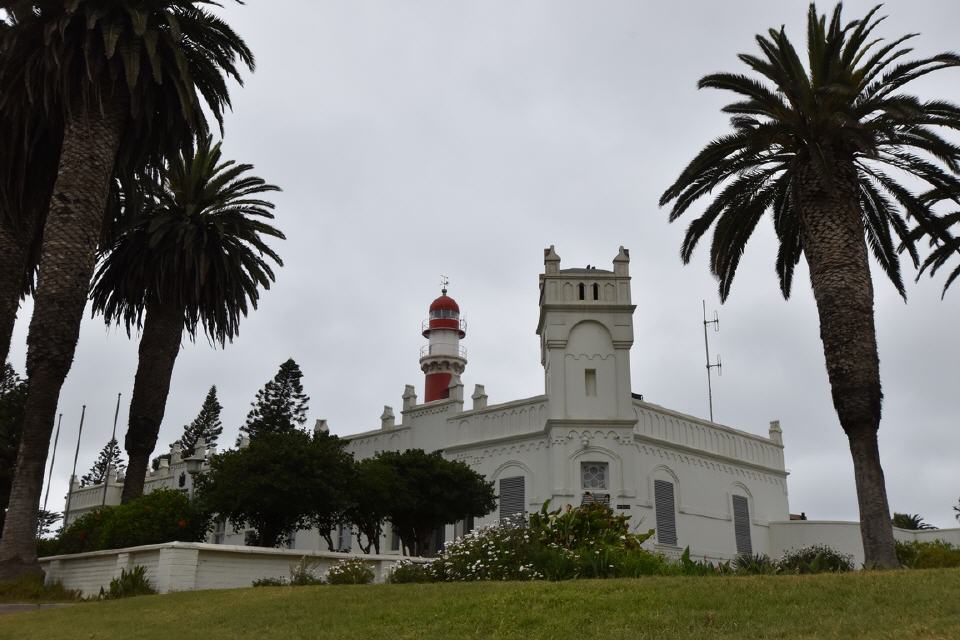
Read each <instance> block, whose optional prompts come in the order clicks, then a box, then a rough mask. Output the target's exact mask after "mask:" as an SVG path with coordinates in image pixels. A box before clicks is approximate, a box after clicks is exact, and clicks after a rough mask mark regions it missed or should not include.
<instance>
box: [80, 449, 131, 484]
mask: <svg viewBox="0 0 960 640" xmlns="http://www.w3.org/2000/svg"><path fill="white" fill-rule="evenodd" d="M108 466H109V467H110V472H111V473H113V474H116V473H119V472H120V471H123V470H125V469H126V468H127V465H126V463H124V461H123V458H121V457H120V447H119V446H118V445H117V439H116V438H112V439H111V440H110V442H108V443H107V444H105V445H104V447H103V449H101V450H100V457H99V458H97V461H96V462H94V463H93V466H92V467H90V473H88V474H87V475H85V476H83V477H82V478H80V486H81V487H86V486H88V485H91V484H100V483H101V482H103V480H104V478H105V477H106V475H107V467H108Z"/></svg>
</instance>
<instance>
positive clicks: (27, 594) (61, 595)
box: [0, 574, 80, 603]
mask: <svg viewBox="0 0 960 640" xmlns="http://www.w3.org/2000/svg"><path fill="white" fill-rule="evenodd" d="M79 598H80V592H79V591H71V590H69V589H64V588H63V585H62V584H60V583H59V582H58V583H56V584H52V585H49V586H47V585H45V584H44V583H43V576H41V575H39V574H37V575H31V576H27V577H25V578H21V579H19V580H5V581H3V582H0V603H8V602H12V603H23V602H66V601H70V600H78V599H79Z"/></svg>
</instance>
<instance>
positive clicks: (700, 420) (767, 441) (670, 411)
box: [633, 398, 783, 449]
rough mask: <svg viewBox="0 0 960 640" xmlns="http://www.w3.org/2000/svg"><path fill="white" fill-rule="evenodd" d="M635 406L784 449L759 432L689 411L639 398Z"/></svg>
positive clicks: (634, 401)
mask: <svg viewBox="0 0 960 640" xmlns="http://www.w3.org/2000/svg"><path fill="white" fill-rule="evenodd" d="M633 406H635V407H641V408H643V409H650V410H651V411H656V412H657V413H662V414H665V415H668V416H672V417H674V418H682V419H683V420H688V421H690V422H693V423H694V424H698V425H701V426H704V427H707V428H708V429H716V430H717V431H725V432H726V433H730V434H733V435H738V436H742V437H744V438H749V439H751V440H756V441H757V442H762V443H763V444H768V445H771V446H774V447H779V448H780V449H783V445H782V444H779V443H777V442H774V441H773V440H771V439H770V438H765V437H763V436H761V435H759V434H756V433H750V432H749V431H743V430H741V429H734V428H733V427H728V426H727V425H725V424H720V423H717V422H710V421H709V420H704V419H703V418H698V417H696V416H691V415H690V414H687V413H681V412H679V411H674V410H673V409H667V408H666V407H662V406H660V405H658V404H653V403H652V402H646V401H645V400H637V399H636V398H634V399H633Z"/></svg>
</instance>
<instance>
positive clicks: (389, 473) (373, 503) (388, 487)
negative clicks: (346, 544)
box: [330, 458, 395, 553]
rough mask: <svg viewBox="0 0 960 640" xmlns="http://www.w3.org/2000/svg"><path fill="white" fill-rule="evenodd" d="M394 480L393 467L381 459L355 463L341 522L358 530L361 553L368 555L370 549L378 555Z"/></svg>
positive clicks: (369, 459)
mask: <svg viewBox="0 0 960 640" xmlns="http://www.w3.org/2000/svg"><path fill="white" fill-rule="evenodd" d="M394 481H395V478H394V474H393V467H392V466H391V465H389V464H385V463H384V462H383V461H382V460H380V459H378V458H365V459H363V460H360V461H358V462H357V465H356V473H355V474H354V476H353V480H352V481H351V483H350V485H349V490H348V491H349V495H350V504H349V506H348V507H347V510H346V513H345V514H344V520H345V521H346V522H349V523H351V524H352V525H353V526H355V527H356V528H357V544H358V545H359V546H360V548H361V549H363V552H364V553H370V549H371V548H373V550H374V553H380V537H381V536H382V535H383V523H384V521H385V520H386V519H387V516H389V514H390V505H391V502H392V500H393V496H394V489H395V487H394ZM361 536H363V539H361ZM332 544H333V543H332V542H331V543H330V545H331V546H332Z"/></svg>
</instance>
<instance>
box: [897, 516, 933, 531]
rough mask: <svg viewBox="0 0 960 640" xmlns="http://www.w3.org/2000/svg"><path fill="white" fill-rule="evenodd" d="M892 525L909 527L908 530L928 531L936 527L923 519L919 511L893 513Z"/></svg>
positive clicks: (901, 527) (902, 527) (903, 527)
mask: <svg viewBox="0 0 960 640" xmlns="http://www.w3.org/2000/svg"><path fill="white" fill-rule="evenodd" d="M891 522H892V523H893V526H895V527H898V528H900V529H909V530H910V531H928V530H930V529H936V527H935V526H933V525H932V524H930V523H929V522H924V521H923V516H921V515H920V514H919V513H894V514H893V519H892V521H891Z"/></svg>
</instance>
